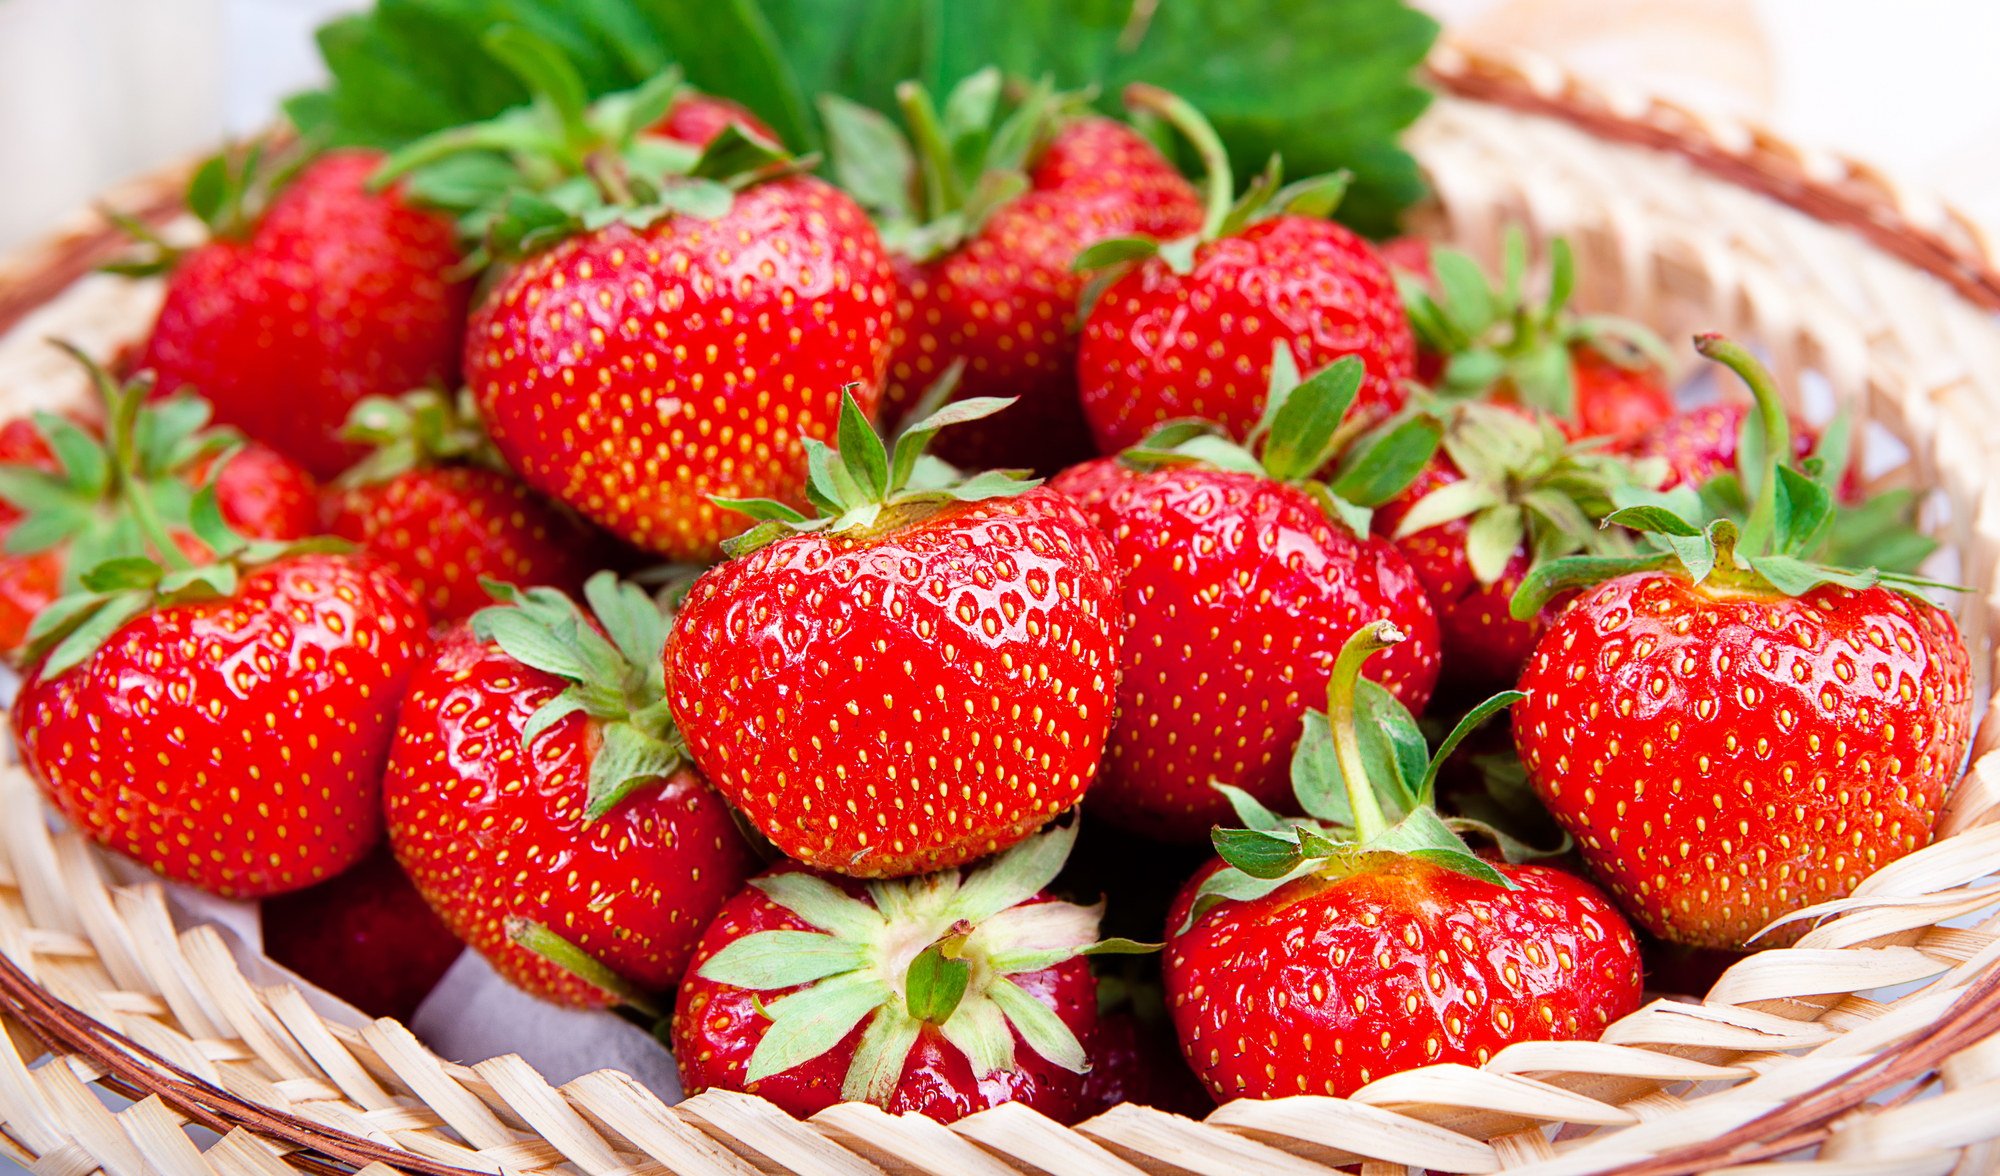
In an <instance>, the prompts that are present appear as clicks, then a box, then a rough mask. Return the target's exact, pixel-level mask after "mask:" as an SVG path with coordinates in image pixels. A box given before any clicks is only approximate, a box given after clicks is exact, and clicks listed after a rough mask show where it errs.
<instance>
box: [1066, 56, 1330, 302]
mask: <svg viewBox="0 0 2000 1176" xmlns="http://www.w3.org/2000/svg"><path fill="white" fill-rule="evenodd" d="M1125 107H1126V109H1128V110H1130V111H1132V113H1133V115H1134V116H1135V117H1145V118H1153V119H1161V120H1164V121H1165V122H1166V123H1167V124H1168V125H1170V126H1172V127H1173V128H1174V129H1175V130H1177V131H1179V132H1180V133H1181V134H1182V135H1184V136H1186V138H1187V141H1188V142H1189V143H1190V144H1192V145H1193V147H1194V149H1195V154H1197V155H1199V156H1200V157H1201V164H1202V169H1203V171H1204V172H1205V173H1206V176H1205V179H1204V181H1203V182H1204V184H1205V185H1206V187H1207V193H1206V199H1205V201H1204V203H1205V206H1206V212H1205V213H1204V214H1203V217H1202V223H1201V228H1200V230H1199V231H1197V232H1194V233H1191V234H1189V235H1188V236H1185V237H1181V238H1178V239H1176V240H1172V241H1157V240H1154V239H1153V238H1151V237H1112V238H1109V239H1107V240H1104V241H1099V242H1097V243H1096V244H1095V245H1092V246H1090V247H1089V248H1087V249H1085V250H1084V251H1083V252H1081V253H1079V254H1077V256H1076V261H1075V262H1074V263H1073V264H1074V268H1075V269H1076V271H1077V272H1078V273H1084V272H1088V271H1091V270H1097V271H1101V272H1099V273H1098V274H1097V275H1096V276H1095V277H1093V278H1092V279H1091V281H1090V282H1089V283H1088V284H1087V285H1086V286H1085V287H1084V290H1083V295H1082V305H1083V309H1084V313H1085V314H1086V315H1087V314H1088V313H1089V309H1090V307H1091V306H1092V305H1094V304H1095V303H1096V301H1097V299H1098V297H1099V295H1101V294H1103V293H1104V289H1105V287H1107V286H1109V285H1110V284H1111V283H1112V282H1113V281H1115V280H1117V278H1118V276H1119V275H1120V274H1122V273H1123V272H1124V271H1125V269H1126V268H1127V267H1129V266H1131V265H1134V264H1136V263H1138V262H1141V261H1144V260H1145V259H1147V258H1149V257H1158V258H1159V259H1160V260H1161V261H1163V262H1165V263H1166V264H1167V266H1168V268H1170V269H1172V270H1173V271H1174V272H1175V273H1177V274H1187V273H1190V272H1192V271H1193V269H1194V254H1195V249H1196V248H1197V247H1198V246H1200V245H1202V244H1205V243H1207V242H1210V241H1215V240H1218V239H1220V238H1222V237H1229V236H1234V235H1235V234H1237V233H1240V232H1242V231H1243V230H1244V229H1246V228H1248V227H1249V226H1251V225H1253V224H1255V223H1257V222H1258V221H1262V220H1268V219H1270V218H1271V217H1274V216H1287V215H1289V216H1310V217H1327V216H1332V215H1333V210H1334V209H1335V208H1338V207H1339V206H1340V200H1341V197H1343V196H1345V195H1346V194H1347V184H1348V181H1349V180H1351V179H1352V178H1353V176H1352V174H1351V173H1349V172H1345V171H1338V172H1330V173H1328V174H1326V175H1320V176H1310V177H1308V178H1306V179H1303V180H1294V181H1292V182H1291V183H1289V184H1287V183H1285V169H1284V161H1283V160H1282V159H1280V158H1279V157H1278V156H1277V155H1276V154H1273V155H1272V156H1271V159H1270V162H1269V163H1267V164H1266V165H1265V166H1264V170H1263V171H1262V172H1261V173H1259V174H1258V176H1257V178H1256V179H1254V180H1252V181H1250V186H1249V188H1247V189H1246V190H1245V191H1244V193H1243V195H1242V196H1240V197H1239V196H1237V195H1236V177H1235V175H1234V174H1233V173H1232V172H1231V170H1230V166H1229V151H1228V149H1227V148H1225V147H1224V146H1223V144H1222V137H1221V136H1220V135H1218V134H1216V133H1215V127H1214V126H1212V125H1211V124H1210V123H1209V121H1208V119H1207V118H1205V117H1203V116H1202V113H1201V111H1199V110H1197V109H1196V108H1195V106H1194V104H1193V103H1191V102H1189V101H1188V100H1187V99H1185V98H1182V97H1180V96H1179V95H1177V94H1172V93H1169V92H1168V91H1166V90H1162V89H1160V88H1159V87H1158V86H1149V85H1147V84H1145V83H1144V82H1134V83H1132V84H1131V85H1129V86H1127V87H1125Z"/></svg>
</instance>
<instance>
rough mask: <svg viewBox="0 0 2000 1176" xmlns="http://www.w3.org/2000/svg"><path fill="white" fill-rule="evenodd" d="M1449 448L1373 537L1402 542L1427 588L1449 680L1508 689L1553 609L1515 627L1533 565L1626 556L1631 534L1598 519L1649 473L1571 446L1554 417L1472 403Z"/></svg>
mask: <svg viewBox="0 0 2000 1176" xmlns="http://www.w3.org/2000/svg"><path fill="white" fill-rule="evenodd" d="M1446 421H1447V423H1446V426H1445V432H1444V443H1443V447H1442V449H1441V450H1440V451H1439V452H1438V454H1437V455H1436V456H1435V457H1433V458H1432V459H1431V464H1430V465H1428V466H1426V467H1425V468H1424V471H1423V472H1422V473H1421V474H1419V475H1418V476H1417V479H1416V481H1414V482H1412V483H1411V484H1410V486H1409V487H1408V488H1407V489H1405V490H1404V491H1403V492H1402V493H1401V494H1399V495H1397V496H1396V497H1395V498H1394V499H1392V500H1390V501H1389V502H1388V503H1386V504H1384V505H1383V507H1382V509H1381V510H1379V511H1376V512H1375V518H1374V529H1375V533H1376V534H1377V535H1380V536H1383V537H1384V538H1387V539H1391V540H1393V541H1394V542H1395V544H1396V548H1397V550H1399V551H1401V552H1402V553H1403V555H1404V557H1405V558H1407V559H1408V560H1409V561H1410V566H1411V567H1412V568H1413V569H1415V570H1416V573H1417V578H1418V579H1420V580H1422V581H1423V585H1424V591H1425V592H1426V593H1428V594H1429V596H1430V601H1431V607H1432V608H1433V609H1435V610H1436V611H1437V619H1438V628H1439V630H1440V631H1441V634H1442V636H1443V640H1444V674H1445V677H1446V679H1447V680H1449V681H1452V682H1453V683H1455V684H1456V685H1458V686H1460V687H1464V688H1474V689H1478V690H1486V691H1490V690H1493V689H1499V688H1504V687H1507V686H1511V685H1513V683H1514V680H1515V678H1517V677H1518V676H1519V675H1520V670H1521V663H1522V662H1524V661H1526V660H1527V658H1528V654H1529V653H1530V652H1531V651H1533V649H1534V647H1535V640H1536V638H1538V637H1540V636H1541V633H1542V630H1543V629H1544V628H1545V627H1546V626H1547V624H1548V621H1549V619H1550V618H1551V617H1552V616H1553V614H1554V613H1555V612H1556V611H1557V607H1556V605H1554V604H1552V605H1550V606H1549V607H1547V608H1544V609H1543V610H1542V612H1541V613H1539V614H1537V615H1536V616H1533V617H1530V618H1528V619H1527V620H1515V619H1514V618H1513V616H1512V615H1510V614H1509V612H1508V603H1509V601H1511V600H1512V599H1513V596H1514V591H1515V589H1517V588H1519V587H1520V586H1521V581H1522V580H1523V579H1525V578H1526V577H1527V575H1528V573H1529V572H1530V571H1532V570H1533V569H1534V568H1535V567H1536V566H1537V565H1538V564H1540V563H1542V562H1545V561H1547V560H1550V559H1554V558H1557V557H1559V556H1564V555H1572V554H1575V553H1577V552H1579V551H1587V552H1590V553H1592V554H1596V555H1630V554H1631V553H1632V545H1631V543H1630V542H1629V541H1628V540H1627V539H1626V538H1625V532H1623V531H1622V530H1618V529H1611V530H1605V529H1602V528H1600V527H1599V526H1598V521H1599V520H1600V519H1602V518H1603V517H1604V516H1605V515H1607V514H1609V513H1611V511H1612V510H1613V509H1615V507H1614V505H1613V503H1612V500H1611V495H1612V493H1613V490H1614V489H1615V488H1616V487H1619V486H1628V485H1641V486H1647V487H1650V486H1651V485H1652V484H1653V483H1654V482H1656V481H1657V472H1658V471H1657V470H1656V469H1654V468H1652V466H1657V465H1658V463H1657V462H1656V463H1652V466H1649V467H1648V468H1647V470H1646V471H1645V472H1644V473H1641V472H1640V471H1638V470H1635V469H1634V468H1633V467H1632V466H1631V465H1630V464H1629V463H1627V462H1625V461H1622V460H1620V459H1618V458H1615V457H1609V456H1606V455H1603V454H1601V453H1598V452H1596V451H1595V450H1593V449H1590V448H1583V447H1577V446H1572V445H1571V444H1569V443H1568V442H1567V441H1566V440H1565V439H1564V437H1563V435H1562V433H1561V431H1560V430H1558V429H1557V428H1556V426H1555V425H1554V423H1553V422H1552V421H1550V420H1549V419H1548V418H1547V417H1543V418H1541V419H1540V420H1539V421H1538V420H1536V419H1534V418H1531V417H1529V416H1528V415H1527V414H1526V413H1523V412H1521V411H1520V410H1518V409H1513V408H1510V407H1501V406H1494V405H1488V404H1482V403H1478V402H1465V403H1461V404H1458V405H1456V406H1454V407H1452V408H1450V409H1449V410H1447V415H1446Z"/></svg>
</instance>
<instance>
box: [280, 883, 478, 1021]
mask: <svg viewBox="0 0 2000 1176" xmlns="http://www.w3.org/2000/svg"><path fill="white" fill-rule="evenodd" d="M257 917H258V921H259V924H260V925H261V927H262V928H263V933H264V954H265V955H266V956H268V957H269V958H270V959H272V960H273V961H275V962H276V963H278V964H280V965H282V966H284V967H285V968H288V969H290V970H291V971H292V972H295V973H297V974H298V975H299V976H301V977H303V978H304V979H306V980H308V981H310V982H311V983H312V984H313V985H315V986H316V987H319V988H323V989H325V990H326V991H328V992H331V993H332V994H333V995H335V996H337V997H339V998H340V999H342V1000H344V1001H346V1002H347V1003H348V1004H351V1005H353V1006H354V1007H355V1008H357V1009H360V1010H361V1011H362V1012H364V1013H366V1014H368V1015H369V1016H371V1017H394V1018H396V1019H397V1020H398V1021H405V1022H407V1021H408V1020H409V1019H410V1018H411V1017H413V1016H415V1015H416V1012H417V1006H418V1005H420V1004H422V1003H423V1000H424V997H426V996H429V995H430V991H431V989H433V988H435V987H437V982H438V981H439V980H442V979H444V974H445V972H446V971H447V970H448V969H450V967H451V965H452V961H454V960H456V959H457V958H458V954H459V952H460V951H462V950H464V947H465V945H464V944H462V943H460V942H459V941H458V937H457V936H455V935H453V934H452V933H451V932H450V931H449V930H448V929H446V927H445V925H444V923H443V922H442V921H441V920H439V919H438V917H437V914H436V912H434V911H432V910H431V908H430V905H429V904H428V903H426V902H424V896H423V895H421V894H418V893H417V888H416V887H415V886H412V885H411V884H410V879H409V878H408V877H407V876H406V875H405V874H404V873H403V868H402V867H401V866H399V865H397V864H396V859H395V857H394V856H393V855H391V854H390V853H389V850H388V847H387V846H382V845H378V846H376V848H375V849H374V850H373V851H372V852H370V853H369V855H368V856H367V857H365V858H363V859H361V862H360V864H359V865H356V866H354V867H353V868H352V869H350V870H348V871H347V872H345V873H343V874H341V875H340V876H339V877H336V878H329V879H327V880H326V881H324V882H321V883H319V884H318V885H316V886H308V887H306V888H305V889H304V890H295V891H293V892H292V893H290V894H280V895H277V896H276V897H273V898H267V899H265V900H264V901H263V902H262V903H260V904H259V905H258V911H257Z"/></svg>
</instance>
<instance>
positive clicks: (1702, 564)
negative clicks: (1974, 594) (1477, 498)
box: [1510, 335, 1962, 619]
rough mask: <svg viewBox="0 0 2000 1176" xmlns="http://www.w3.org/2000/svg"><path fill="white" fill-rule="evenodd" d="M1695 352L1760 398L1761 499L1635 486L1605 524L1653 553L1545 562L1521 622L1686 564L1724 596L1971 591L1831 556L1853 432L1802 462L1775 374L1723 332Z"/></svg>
mask: <svg viewBox="0 0 2000 1176" xmlns="http://www.w3.org/2000/svg"><path fill="white" fill-rule="evenodd" d="M1695 349H1696V350H1697V351H1699V352H1701V353H1702V354H1703V355H1704V356H1707V357H1708V358H1709V359H1712V360H1714V361H1716V362H1718V363H1721V364H1724V365H1725V366H1727V367H1729V368H1730V369H1731V370H1732V371H1734V372H1736V374H1737V375H1739V376H1741V377H1743V382H1744V383H1746V384H1748V385H1749V386H1750V391H1751V393H1752V395H1754V396H1755V397H1756V400H1757V411H1756V413H1754V414H1753V416H1754V417H1755V419H1756V422H1757V424H1756V428H1755V429H1754V430H1752V429H1748V428H1746V430H1745V442H1746V443H1745V444H1741V445H1739V446H1738V449H1737V485H1738V486H1739V487H1740V488H1741V489H1742V490H1744V491H1747V492H1748V493H1749V494H1750V496H1751V503H1752V505H1751V506H1750V509H1749V512H1748V514H1747V515H1745V516H1744V517H1743V518H1742V521H1741V522H1740V523H1739V522H1738V521H1737V520H1736V519H1734V518H1730V517H1726V516H1725V517H1711V515H1710V514H1709V512H1708V510H1707V508H1706V507H1705V506H1704V503H1703V501H1702V496H1701V494H1700V493H1698V492H1697V491H1695V490H1694V489H1693V488H1691V487H1687V486H1677V487H1675V488H1674V489H1673V490H1672V491H1669V492H1668V493H1665V494H1658V493H1649V492H1645V491H1639V490H1635V489H1632V488H1626V489H1623V490H1619V491H1617V492H1616V493H1615V495H1614V497H1615V498H1616V499H1617V500H1618V502H1619V504H1620V507H1619V509H1618V510H1615V511H1613V512H1611V513H1610V514H1608V515H1606V516H1605V517H1604V519H1603V520H1602V522H1601V523H1600V524H1599V525H1600V526H1603V527H1610V526H1614V525H1615V526H1623V527H1629V528H1631V529H1632V530H1635V531H1639V532H1641V533H1643V534H1644V535H1645V536H1646V538H1647V540H1648V542H1649V543H1650V544H1651V546H1652V547H1653V550H1652V551H1651V552H1642V553H1640V554H1637V555H1632V556H1597V555H1576V556H1570V557H1567V558H1564V559H1558V560H1553V561H1550V562H1549V563H1546V564H1543V565H1542V566H1541V567H1538V568H1536V569H1535V570H1534V571H1533V572H1532V573H1530V574H1529V575H1528V577H1527V578H1526V579H1524V580H1523V581H1522V582H1521V587H1520V588H1519V589H1518V590H1516V591H1515V593H1514V599H1513V601H1512V603H1511V605H1510V610H1511V611H1512V613H1513V615H1514V616H1515V617H1516V618H1517V619H1525V618H1527V617H1531V616H1533V615H1535V613H1536V612H1538V611H1540V609H1541V607H1542V606H1543V605H1544V604H1546V603H1547V602H1548V601H1549V600H1550V599H1551V598H1552V597H1554V596H1556V595H1557V594H1559V593H1561V592H1565V591H1568V590H1569V589H1572V588H1580V587H1584V586H1586V585H1590V584H1595V583H1598V582H1599V581H1602V580H1608V579H1611V578H1613V577H1615V576H1623V575H1628V574H1630V573H1633V572H1643V571H1657V570H1669V569H1678V570H1679V571H1680V572H1682V573H1683V574H1685V575H1686V576H1687V577H1688V578H1689V579H1690V580H1692V581H1693V582H1694V583H1695V584H1697V585H1700V586H1701V587H1703V588H1704V589H1705V590H1707V591H1708V592H1710V593H1712V594H1715V595H1725V594H1730V595H1748V596H1777V595H1783V596H1803V595H1805V594H1806V593H1807V592H1810V591H1812V590H1813V589H1814V588H1817V587H1819V586H1820V585H1822V584H1839V585H1841V586H1843V587H1847V588H1854V589H1861V588H1870V587H1874V586H1875V585H1878V584H1879V585H1882V586H1884V587H1887V588H1892V589H1894V590H1896V591H1899V592H1903V593H1906V594H1909V595H1912V596H1917V597H1919V598H1920V599H1921V592H1922V591H1923V590H1924V589H1946V590H1952V591H1962V589H1960V588H1959V587H1958V586H1957V585H1953V584H1944V583H1940V582H1938V581H1935V580H1927V579H1923V578H1922V577H1918V576H1913V575H1909V574H1906V573H1903V572H1898V571H1885V570H1883V569H1881V568H1875V567H1869V568H1858V569H1857V568H1851V567H1842V566H1838V565H1835V564H1832V563H1828V562H1825V553H1826V551H1827V549H1828V547H1829V544H1830V541H1831V538H1832V534H1833V528H1834V522H1835V519H1836V516H1837V514H1838V511H1837V509H1836V507H1835V499H1836V495H1837V493H1838V489H1839V485H1840V480H1841V478H1842V476H1843V475H1844V474H1845V472H1846V465H1847V462H1846V446H1845V444H1844V437H1845V430H1844V429H1842V430H1838V431H1830V432H1837V433H1838V436H1839V437H1840V438H1841V439H1842V440H1841V441H1839V442H1838V443H1836V444H1834V445H1833V446H1831V447H1829V446H1827V445H1826V444H1824V443H1823V444H1822V446H1821V448H1822V449H1823V450H1827V449H1829V448H1831V451H1832V452H1831V456H1830V457H1821V456H1815V457H1814V458H1809V459H1808V460H1807V461H1806V462H1805V464H1804V468H1796V467H1794V466H1793V465H1792V464H1791V462H1790V460H1789V458H1790V457H1791V455H1792V428H1791V418H1790V416H1789V414H1787V412H1786V411H1785V404H1784V400H1783V398H1782V397H1781V396H1780V394H1779V392H1778V388H1777V384H1776V383H1775V382H1774V381H1773V380H1772V378H1771V373H1770V372H1769V371H1768V370H1767V369H1766V368H1765V367H1764V365H1763V364H1761V363H1759V362H1758V360H1757V358H1756V356H1754V355H1752V354H1750V352H1749V351H1747V350H1745V349H1744V348H1743V347H1742V346H1741V345H1739V344H1736V343H1733V342H1731V341H1729V340H1727V339H1725V338H1723V337H1722V336H1720V335H1698V336H1696V337H1695Z"/></svg>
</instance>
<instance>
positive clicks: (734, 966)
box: [701, 931, 867, 992]
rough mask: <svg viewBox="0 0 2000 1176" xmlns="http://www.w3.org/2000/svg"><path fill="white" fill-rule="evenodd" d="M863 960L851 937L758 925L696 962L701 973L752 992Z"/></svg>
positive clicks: (784, 985)
mask: <svg viewBox="0 0 2000 1176" xmlns="http://www.w3.org/2000/svg"><path fill="white" fill-rule="evenodd" d="M866 962H867V953H866V952H865V951H863V950H862V948H861V947H860V946H859V945H857V944H853V943H848V942H846V941H844V940H841V939H839V938H837V937H835V936H832V935H822V934H820V933H819V932H817V931H759V932H758V933H757V934H755V935H746V936H744V937H743V938H741V939H738V940H735V941H734V942H731V943H729V944H726V945H725V946H724V947H723V949H722V950H721V951H718V952H716V953H715V954H714V955H712V956H710V957H709V958H708V959H707V960H706V961H704V962H703V964H702V966H701V978H702V979H704V980H711V981H714V982H715V983H717V984H733V985H735V986H736V987H738V988H748V989H750V990H751V991H752V992H769V991H771V990H772V989H776V988H794V987H797V986H798V985H800V984H811V983H812V982H813V981H815V980H824V979H826V978H827V977H828V976H837V975H839V974H840V973H842V972H852V971H853V970H855V969H856V968H859V967H861V966H862V965H863V964H865V963H866Z"/></svg>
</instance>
